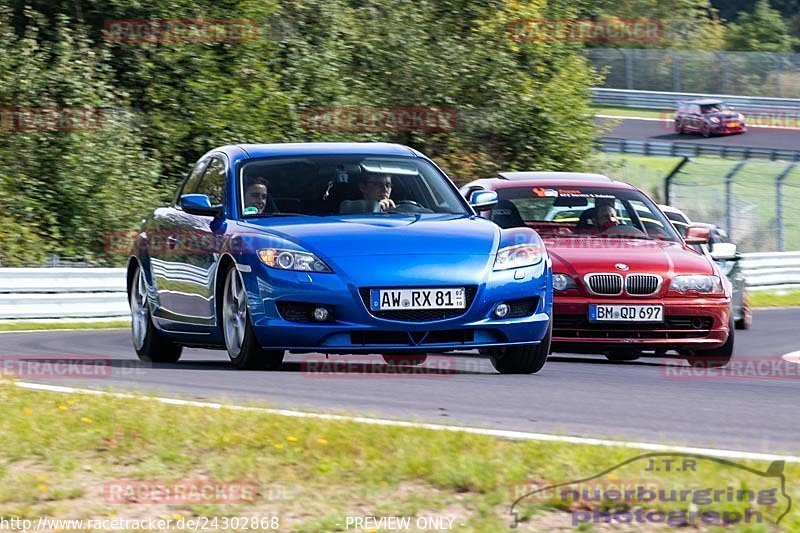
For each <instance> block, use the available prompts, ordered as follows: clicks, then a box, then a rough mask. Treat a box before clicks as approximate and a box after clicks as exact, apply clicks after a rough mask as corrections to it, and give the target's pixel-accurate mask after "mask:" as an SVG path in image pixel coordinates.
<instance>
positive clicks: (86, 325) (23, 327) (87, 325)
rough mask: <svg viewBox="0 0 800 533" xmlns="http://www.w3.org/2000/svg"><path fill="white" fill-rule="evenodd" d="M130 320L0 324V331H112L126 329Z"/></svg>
mask: <svg viewBox="0 0 800 533" xmlns="http://www.w3.org/2000/svg"><path fill="white" fill-rule="evenodd" d="M130 325H131V321H130V320H109V321H103V322H60V321H59V322H30V321H14V322H0V331H44V330H51V329H52V330H59V329H113V328H128V327H130Z"/></svg>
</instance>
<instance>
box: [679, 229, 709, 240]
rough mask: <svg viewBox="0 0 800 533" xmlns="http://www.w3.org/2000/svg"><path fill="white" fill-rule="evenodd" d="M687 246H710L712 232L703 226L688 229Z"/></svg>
mask: <svg viewBox="0 0 800 533" xmlns="http://www.w3.org/2000/svg"><path fill="white" fill-rule="evenodd" d="M684 240H685V241H686V244H708V241H710V240H711V230H710V229H709V228H704V227H703V226H689V227H688V228H686V237H685V238H684Z"/></svg>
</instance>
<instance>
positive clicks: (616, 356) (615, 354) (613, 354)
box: [603, 350, 642, 362]
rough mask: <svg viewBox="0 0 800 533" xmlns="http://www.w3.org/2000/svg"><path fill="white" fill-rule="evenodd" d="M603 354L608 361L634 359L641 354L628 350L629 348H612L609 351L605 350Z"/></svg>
mask: <svg viewBox="0 0 800 533" xmlns="http://www.w3.org/2000/svg"><path fill="white" fill-rule="evenodd" d="M603 355H605V356H606V359H608V360H609V361H617V362H623V361H636V360H637V359H639V358H640V357H641V356H642V354H641V352H638V351H630V350H612V351H609V352H605V353H604V354H603Z"/></svg>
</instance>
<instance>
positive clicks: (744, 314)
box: [658, 205, 753, 329]
mask: <svg viewBox="0 0 800 533" xmlns="http://www.w3.org/2000/svg"><path fill="white" fill-rule="evenodd" d="M658 207H659V208H660V209H661V211H662V212H663V213H664V214H665V215H666V216H667V218H668V219H669V221H670V222H672V225H673V226H675V229H676V230H678V233H680V234H681V235H686V228H688V227H689V226H706V227H707V228H709V229H710V230H711V239H710V240H709V241H708V244H701V245H695V246H694V247H695V248H696V249H697V250H698V251H702V252H703V253H705V254H708V255H710V256H711V258H712V259H713V260H714V262H715V263H716V264H717V267H719V270H720V272H721V273H722V274H724V275H725V276H727V278H728V279H729V280H730V282H731V285H733V302H732V305H733V318H734V322H733V323H734V326H735V327H736V329H749V328H750V326H751V325H752V323H753V314H752V312H751V310H750V303H749V299H748V296H747V285H746V283H745V279H744V274H742V269H741V268H740V267H739V259H740V258H741V254H739V252H738V251H737V250H736V245H735V244H734V243H732V242H729V240H728V234H727V233H726V232H725V230H723V229H721V228H719V227H717V226H715V225H714V224H703V223H699V222H692V220H691V219H690V218H689V217H688V215H686V213H684V212H683V211H681V210H680V209H678V208H677V207H672V206H671V205H659V206H658Z"/></svg>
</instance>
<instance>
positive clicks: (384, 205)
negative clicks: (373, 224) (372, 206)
mask: <svg viewBox="0 0 800 533" xmlns="http://www.w3.org/2000/svg"><path fill="white" fill-rule="evenodd" d="M358 188H359V189H360V190H361V193H362V194H363V195H364V199H365V200H372V201H375V202H378V204H379V205H380V206H381V211H388V210H389V209H394V208H395V207H397V206H396V205H395V203H394V201H393V200H392V199H391V198H389V197H390V196H391V195H392V176H391V174H374V173H372V174H366V176H365V177H364V179H363V180H362V181H361V183H359V184H358Z"/></svg>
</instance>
